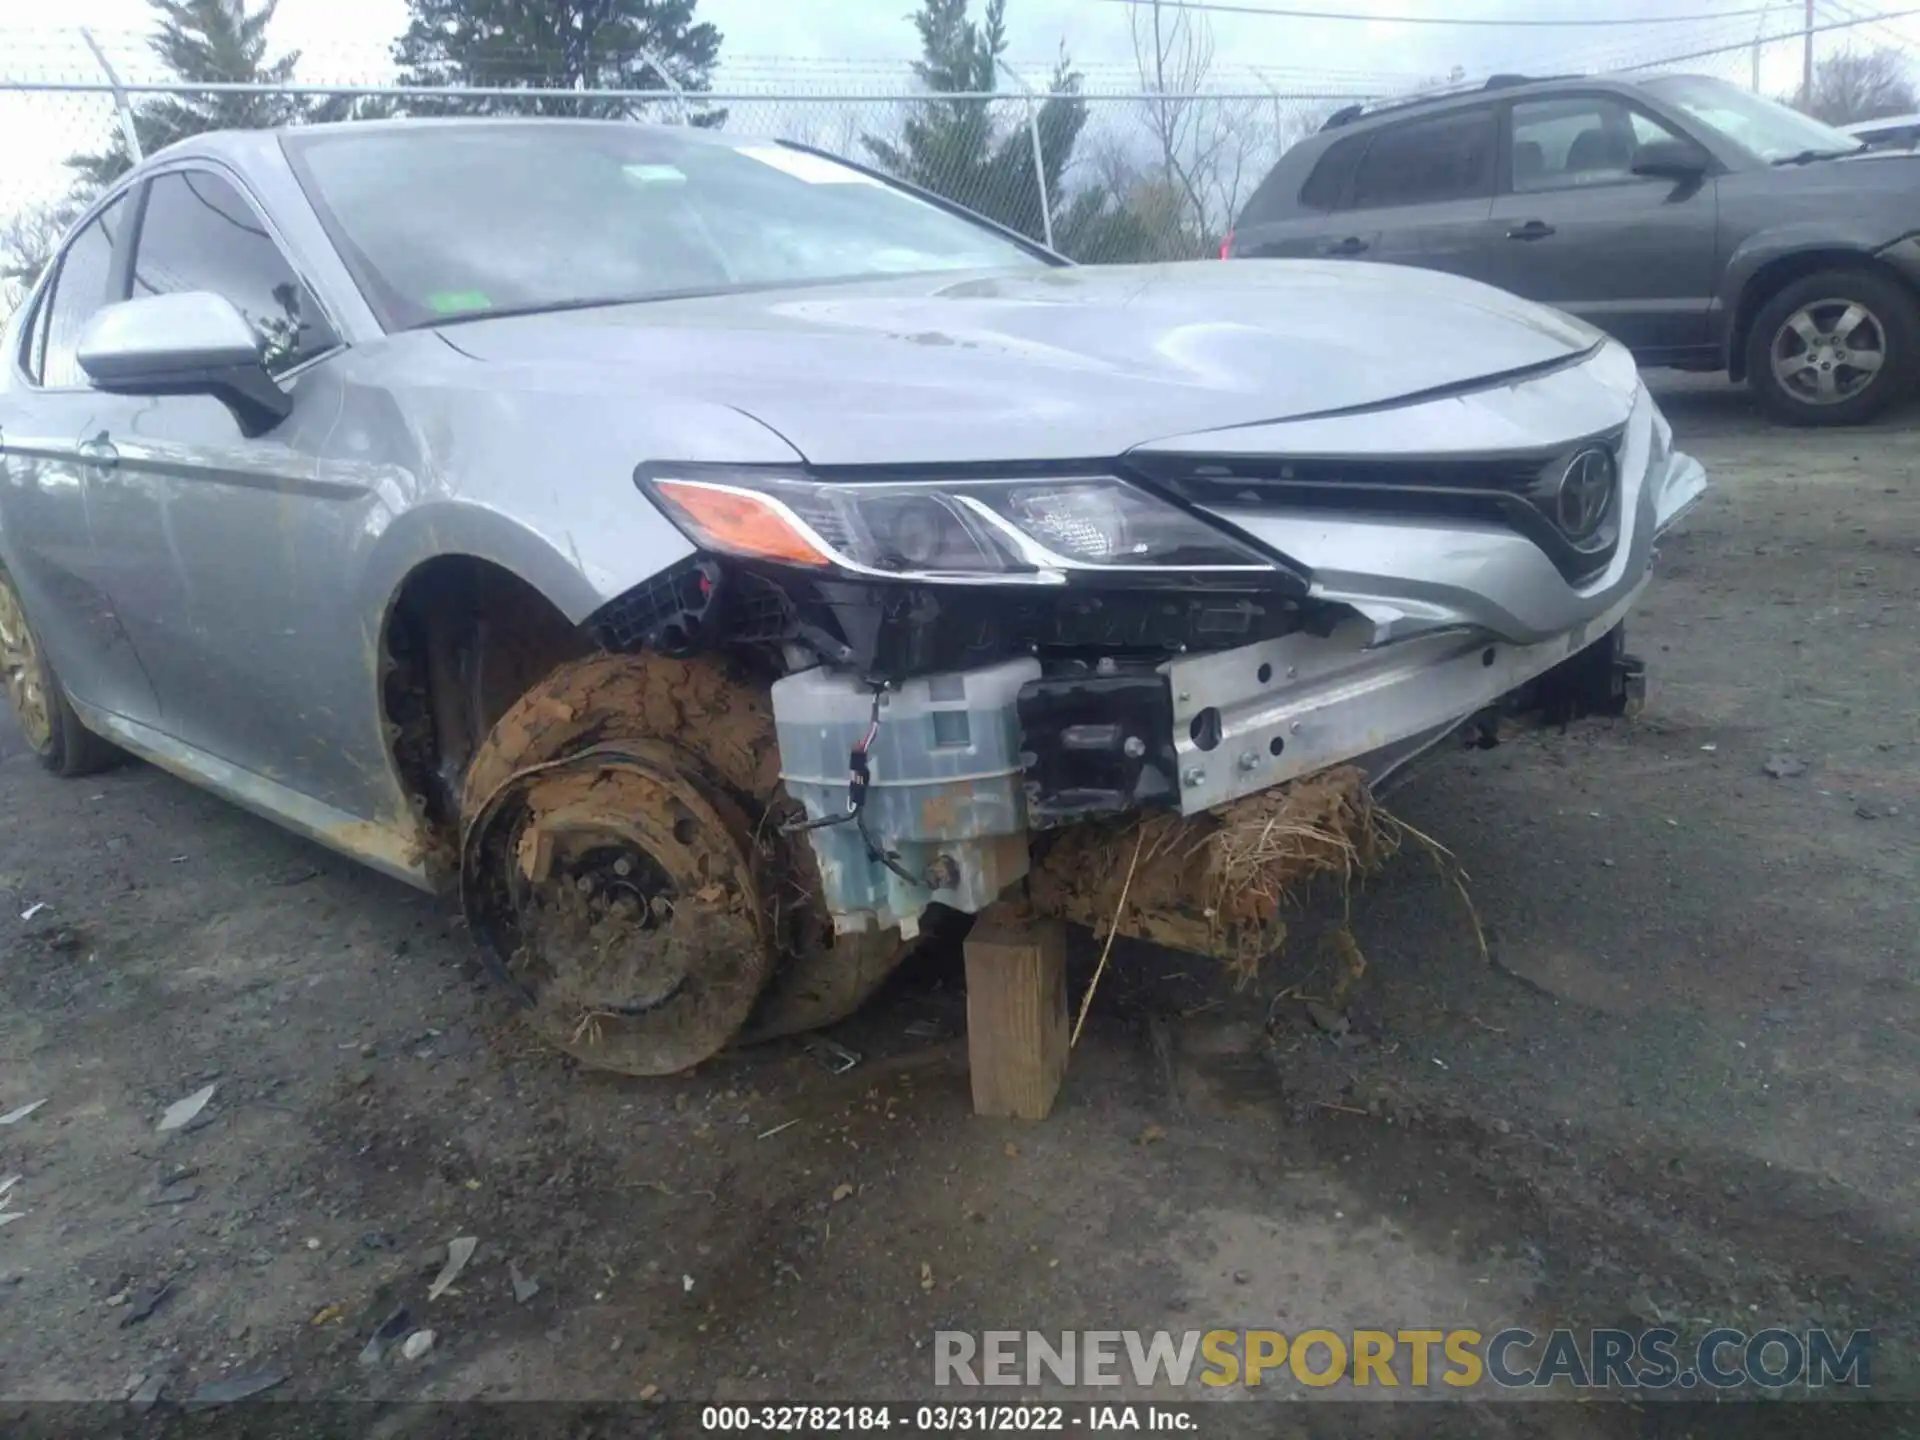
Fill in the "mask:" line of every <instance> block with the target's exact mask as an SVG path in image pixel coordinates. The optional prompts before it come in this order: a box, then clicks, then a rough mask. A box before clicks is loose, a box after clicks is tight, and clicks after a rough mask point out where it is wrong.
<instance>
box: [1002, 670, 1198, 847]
mask: <svg viewBox="0 0 1920 1440" xmlns="http://www.w3.org/2000/svg"><path fill="white" fill-rule="evenodd" d="M1019 716H1020V737H1021V740H1020V743H1021V749H1022V753H1021V760H1022V762H1023V763H1024V764H1025V765H1026V769H1027V781H1026V788H1027V821H1028V824H1029V825H1031V826H1032V827H1033V828H1034V829H1036V830H1046V829H1050V828H1052V827H1054V826H1058V825H1071V824H1073V823H1075V822H1077V821H1081V820H1092V819H1097V818H1099V817H1101V816H1110V815H1121V814H1124V813H1126V812H1127V811H1129V810H1139V809H1143V808H1145V807H1148V806H1155V805H1173V804H1177V802H1178V799H1179V781H1178V766H1179V754H1178V752H1177V751H1176V750H1175V748H1174V743H1173V697H1172V694H1171V692H1170V691H1169V690H1168V688H1167V678H1166V676H1164V675H1162V674H1160V673H1159V672H1158V671H1157V670H1153V669H1135V670H1132V671H1129V672H1121V671H1120V670H1119V669H1118V668H1117V667H1114V666H1113V665H1112V664H1111V662H1108V664H1107V665H1106V666H1104V667H1103V666H1101V665H1100V664H1098V663H1094V664H1087V663H1084V662H1075V663H1072V664H1068V665H1065V666H1062V667H1060V668H1058V669H1056V670H1054V671H1052V672H1050V673H1048V674H1045V675H1042V676H1041V678H1040V679H1038V680H1032V681H1029V682H1028V683H1027V684H1026V685H1025V686H1023V687H1022V688H1021V691H1020V700H1019Z"/></svg>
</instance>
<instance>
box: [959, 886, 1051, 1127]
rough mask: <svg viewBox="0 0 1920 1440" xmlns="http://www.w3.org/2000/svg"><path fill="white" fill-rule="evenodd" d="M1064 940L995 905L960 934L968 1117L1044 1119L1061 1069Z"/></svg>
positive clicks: (1042, 923)
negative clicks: (968, 931)
mask: <svg viewBox="0 0 1920 1440" xmlns="http://www.w3.org/2000/svg"><path fill="white" fill-rule="evenodd" d="M1066 952H1067V938H1066V930H1065V927H1063V926H1062V925H1061V923H1060V922H1059V921H1057V920H1032V919H1029V918H1026V917H1025V916H1024V915H1022V914H1021V913H1019V912H1018V911H1014V910H1010V909H1009V910H1005V911H1003V910H1002V909H1001V907H998V906H996V907H995V908H994V909H993V910H989V911H987V912H986V913H985V914H983V915H982V916H981V917H980V920H979V923H978V924H977V925H976V927H975V929H974V931H973V934H972V935H970V936H969V937H968V938H967V943H966V956H967V1064H968V1069H969V1070H970V1072H971V1074H972V1078H973V1109H974V1113H975V1114H976V1115H1011V1116H1015V1117H1017V1118H1019V1119H1022V1120H1044V1119H1046V1118H1047V1114H1048V1112H1049V1111H1051V1110H1052V1109H1053V1100H1054V1096H1056V1095H1058V1094H1059V1093H1060V1082H1061V1081H1062V1080H1063V1079H1064V1078H1065V1077H1066V1073H1067V1048H1068V1046H1067V1040H1068V1032H1067V953H1066Z"/></svg>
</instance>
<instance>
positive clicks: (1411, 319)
mask: <svg viewBox="0 0 1920 1440" xmlns="http://www.w3.org/2000/svg"><path fill="white" fill-rule="evenodd" d="M440 333H441V335H442V338H444V339H445V340H446V342H447V343H448V344H450V345H452V346H453V347H454V348H456V349H458V350H460V351H462V352H464V353H466V354H467V355H469V356H472V357H474V358H475V359H479V360H483V361H488V362H493V363H496V364H498V365H501V366H505V367H511V368H513V369H516V370H526V369H528V368H531V369H532V370H534V371H537V372H538V373H537V374H520V375H505V374H503V375H502V376H501V377H500V378H501V383H503V384H507V385H514V384H528V385H537V386H539V387H540V388H554V387H561V388H581V389H590V390H594V391H606V392H609V393H615V394H621V395H625V396H628V397H631V400H632V402H635V403H650V404H661V405H671V404H674V403H675V402H676V401H680V400H687V401H699V402H705V403H718V404H724V405H727V406H730V407H732V408H734V409H737V410H740V411H742V412H744V413H746V414H748V415H750V416H752V417H754V418H755V419H757V420H759V421H760V422H761V423H763V424H764V425H766V426H768V427H769V428H771V429H773V430H774V431H776V432H778V433H779V434H780V435H781V436H783V437H784V438H785V439H786V440H787V441H788V442H789V443H790V444H791V445H792V446H793V447H794V448H795V449H796V450H798V451H799V452H800V453H801V454H802V455H803V456H804V457H805V458H806V459H807V460H808V461H810V462H812V463H814V464H818V465H853V464H872V463H891V464H910V463H939V462H947V463H956V462H990V461H996V460H1019V459H1090V458H1097V457H1104V456H1111V455H1117V454H1120V453H1122V452H1124V451H1126V450H1129V449H1132V448H1133V447H1135V446H1137V445H1141V444H1144V443H1148V442H1151V441H1153V440H1156V439H1161V438H1165V437H1169V436H1192V435H1195V434H1196V433H1199V432H1206V431H1210V430H1215V429H1221V428H1225V427H1244V426H1255V425H1260V424H1265V423H1272V422H1276V421H1281V420H1286V419H1291V418H1295V417H1300V416H1306V415H1316V414H1324V413H1326V412H1328V411H1337V410H1349V409H1352V408H1355V407H1365V406H1376V405H1383V404H1390V403H1391V402H1393V401H1396V400H1399V399H1402V398H1405V397H1409V396H1414V395H1422V394H1428V393H1431V392H1434V391H1437V390H1441V391H1443V390H1445V389H1447V388H1449V387H1454V386H1463V385H1470V384H1471V383H1472V382H1474V381H1477V380H1481V379H1484V378H1488V377H1495V376H1504V375H1509V374H1513V373H1514V372H1525V371H1527V370H1530V369H1535V368H1542V367H1550V366H1553V365H1555V364H1558V363H1561V362H1564V361H1565V360H1567V359H1568V358H1569V357H1572V356H1576V355H1579V354H1582V353H1584V352H1586V351H1587V350H1590V349H1592V348H1593V346H1594V345H1595V344H1597V343H1599V339H1600V337H1599V332H1597V331H1595V330H1593V329H1591V328H1590V327H1588V326H1586V325H1583V324H1582V323H1580V322H1579V321H1576V320H1574V319H1572V318H1571V317H1568V316H1565V315H1562V314H1560V313H1558V312H1557V311H1552V310H1548V309H1545V308H1543V307H1541V306H1537V305H1533V304H1529V303H1528V302H1526V301H1522V300H1518V299H1515V298H1514V297H1512V296H1510V295H1507V294H1504V293H1503V292H1501V291H1498V290H1495V289H1492V288H1491V287H1488V286H1484V285H1480V284H1477V283H1474V282H1472V281H1467V280H1461V279H1458V278H1456V277H1453V276H1448V275H1441V274H1438V273H1435V272H1431V271H1424V270H1416V269H1411V268H1403V267H1399V266H1391V265H1351V264H1342V263H1338V262H1315V261H1279V260H1276V261H1266V260H1260V261H1240V262H1232V263H1227V264H1222V263H1220V262H1218V261H1213V262H1194V263H1188V264H1178V265H1152V266H1100V267H1071V268H1057V269H1055V268H1049V269H1042V270H1019V271H996V272H993V273H986V274H981V273H970V274H964V275H955V274H943V275H932V276H929V275H918V276H912V277H896V278H888V279H884V280H874V281H862V282H858V283H852V284H846V283H840V284H826V285H818V286H810V287H804V288H785V289H780V290H763V291H753V292H745V293H735V294H729V295H723V296H707V297H698V298H691V299H675V300H662V301H653V302H648V303H644V304H634V305H620V306H608V307H601V308H596V309H591V310H576V311H567V312H558V313H548V314H541V315H526V316H514V317H500V318H497V319H490V320H488V319H480V320H472V321H466V322H463V323H460V324H455V325H449V326H446V327H444V328H443V329H442V330H441V332H440ZM659 458H675V457H659Z"/></svg>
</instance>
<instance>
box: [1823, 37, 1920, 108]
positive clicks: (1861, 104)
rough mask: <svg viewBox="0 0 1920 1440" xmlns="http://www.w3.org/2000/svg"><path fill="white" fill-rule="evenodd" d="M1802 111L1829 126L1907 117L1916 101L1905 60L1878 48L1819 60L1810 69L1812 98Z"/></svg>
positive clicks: (1919, 101) (1917, 104)
mask: <svg viewBox="0 0 1920 1440" xmlns="http://www.w3.org/2000/svg"><path fill="white" fill-rule="evenodd" d="M1805 108H1806V109H1807V111H1808V113H1809V114H1811V115H1813V116H1814V118H1815V119H1819V120H1824V121H1826V122H1827V123H1828V124H1829V125H1851V124H1853V123H1854V122H1855V121H1857V120H1878V119H1881V118H1883V117H1884V116H1888V115H1911V114H1912V113H1913V112H1914V111H1916V110H1920V97H1916V94H1915V90H1914V84H1913V75H1912V73H1911V72H1910V71H1909V70H1908V69H1907V61H1906V57H1905V56H1904V55H1902V54H1901V53H1900V52H1899V51H1898V50H1895V49H1892V48H1891V47H1888V46H1882V47H1881V48H1880V49H1878V50H1843V51H1841V52H1840V53H1839V54H1837V55H1829V56H1827V57H1826V58H1825V59H1823V60H1822V61H1821V62H1820V63H1819V64H1818V65H1816V66H1815V67H1814V70H1813V94H1812V96H1811V97H1809V99H1808V102H1807V105H1806V107H1805Z"/></svg>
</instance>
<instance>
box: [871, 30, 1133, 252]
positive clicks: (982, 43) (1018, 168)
mask: <svg viewBox="0 0 1920 1440" xmlns="http://www.w3.org/2000/svg"><path fill="white" fill-rule="evenodd" d="M968 4H969V0H922V4H921V8H920V10H919V13H917V14H916V15H915V16H914V27H915V29H917V30H918V31H919V32H920V50H921V58H920V59H919V60H917V61H915V62H914V66H913V72H914V74H915V75H916V76H917V77H918V78H919V80H920V82H921V83H922V84H923V85H925V86H926V87H927V88H928V89H929V90H931V91H933V92H934V93H935V94H936V95H973V96H981V95H987V94H994V93H997V92H998V91H999V84H998V82H999V79H1000V74H1001V71H1000V64H999V61H1000V57H1001V56H1002V55H1003V54H1004V53H1005V52H1006V48H1007V33H1006V10H1007V6H1006V0H987V6H986V11H985V14H984V17H983V19H982V21H981V22H980V23H977V24H976V23H975V22H974V21H973V20H972V19H971V18H970V17H969V16H968V14H967V8H968ZM1009 98H1013V97H1009ZM1035 103H1037V104H1038V106H1039V109H1038V113H1037V114H1036V115H1035V117H1034V122H1033V123H1034V125H1035V126H1036V127H1037V128H1038V130H1039V132H1040V144H1039V150H1040V159H1041V164H1040V174H1044V176H1045V177H1046V197H1047V200H1048V202H1049V204H1050V206H1051V209H1052V219H1053V228H1054V243H1055V244H1056V245H1057V246H1058V247H1059V248H1060V249H1061V250H1062V251H1064V252H1065V253H1067V254H1099V258H1102V259H1109V258H1124V256H1123V255H1121V256H1116V255H1111V254H1108V253H1105V252H1108V251H1111V250H1114V249H1116V248H1118V249H1120V250H1123V251H1124V250H1127V249H1129V248H1131V247H1130V242H1128V241H1127V240H1125V239H1123V238H1122V237H1120V236H1119V235H1117V234H1115V233H1114V227H1115V226H1116V224H1117V217H1116V216H1115V215H1114V213H1113V212H1112V210H1111V208H1110V207H1109V206H1108V204H1107V202H1106V200H1105V198H1104V197H1101V196H1097V195H1092V194H1087V193H1082V194H1080V195H1077V196H1076V195H1069V194H1068V193H1067V187H1066V184H1065V176H1066V171H1067V165H1068V162H1069V161H1070V160H1071V159H1072V156H1073V148H1074V146H1075V145H1076V144H1077V143H1078V142H1079V139H1080V132H1081V131H1082V130H1083V129H1084V128H1085V127H1086V123H1087V103H1086V101H1085V100H1083V99H1081V98H1080V75H1079V72H1077V71H1076V70H1074V68H1073V65H1072V62H1071V61H1070V60H1069V59H1068V58H1067V56H1066V55H1065V54H1064V53H1062V55H1061V57H1060V59H1059V62H1058V63H1057V64H1056V65H1055V66H1054V70H1053V74H1052V75H1051V76H1050V77H1049V79H1048V82H1047V93H1046V96H1045V98H1044V99H1040V100H1038V101H1037V102H1035ZM996 111H997V113H996ZM862 142H863V143H864V144H865V146H866V148H867V152H868V154H870V155H871V156H872V157H873V160H874V161H875V163H876V164H878V165H879V166H880V167H881V168H882V169H884V170H887V171H889V172H891V173H892V174H895V175H898V176H899V177H900V178H901V179H903V180H907V181H910V182H912V183H913V184H915V185H919V186H921V187H922V188H924V189H927V190H931V191H933V192H934V193H935V194H938V195H944V196H946V197H947V198H948V199H949V200H952V201H954V202H956V203H958V204H961V205H965V206H966V207H967V208H968V209H971V210H975V211H978V212H979V213H980V214H982V215H985V216H987V217H988V218H990V219H993V220H997V221H999V222H1000V223H1001V224H1002V225H1005V226H1007V227H1008V228H1010V229H1014V230H1018V231H1020V232H1021V233H1022V234H1023V235H1029V236H1031V237H1033V238H1034V239H1036V240H1038V239H1041V238H1043V237H1044V236H1045V234H1046V227H1045V224H1044V222H1043V218H1042V215H1041V192H1040V179H1039V175H1037V174H1036V173H1035V168H1034V163H1033V152H1034V144H1033V136H1032V133H1031V131H1030V129H1029V126H1028V123H1027V117H1026V112H1025V111H1024V110H1023V109H1016V108H1015V107H1014V106H1012V105H1010V104H1008V102H1007V101H1006V100H993V99H982V98H972V99H952V100H942V99H932V100H928V101H926V102H925V103H924V104H922V105H920V106H918V107H917V109H916V113H915V114H914V115H912V116H911V117H910V118H909V119H908V120H907V122H906V123H905V124H904V125H903V126H902V127H901V130H900V135H899V138H898V139H889V138H885V137H881V136H876V135H866V136H863V137H862Z"/></svg>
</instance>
